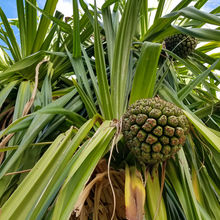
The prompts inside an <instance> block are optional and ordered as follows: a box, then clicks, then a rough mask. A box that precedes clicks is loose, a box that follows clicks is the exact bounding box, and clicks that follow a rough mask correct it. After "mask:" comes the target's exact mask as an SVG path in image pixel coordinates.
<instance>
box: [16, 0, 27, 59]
mask: <svg viewBox="0 0 220 220" xmlns="http://www.w3.org/2000/svg"><path fill="white" fill-rule="evenodd" d="M16 2H17V13H18V20H19V32H20V41H21V53H22V56H23V57H24V56H26V50H27V49H26V31H27V30H26V22H25V14H24V1H23V0H17V1H16Z"/></svg>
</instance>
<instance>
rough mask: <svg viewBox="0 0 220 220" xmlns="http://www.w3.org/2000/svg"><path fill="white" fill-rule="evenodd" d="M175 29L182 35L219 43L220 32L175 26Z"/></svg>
mask: <svg viewBox="0 0 220 220" xmlns="http://www.w3.org/2000/svg"><path fill="white" fill-rule="evenodd" d="M173 27H174V28H176V29H177V30H179V31H180V32H182V33H185V34H188V35H191V36H194V37H196V38H200V39H203V40H207V41H219V37H220V30H214V29H207V28H190V29H188V28H184V27H179V26H176V25H173Z"/></svg>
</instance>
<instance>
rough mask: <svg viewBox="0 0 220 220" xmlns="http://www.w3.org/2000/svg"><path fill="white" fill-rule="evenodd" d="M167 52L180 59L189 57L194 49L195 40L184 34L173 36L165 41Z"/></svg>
mask: <svg viewBox="0 0 220 220" xmlns="http://www.w3.org/2000/svg"><path fill="white" fill-rule="evenodd" d="M164 41H165V46H166V49H167V50H170V51H173V52H174V53H175V54H176V55H178V56H179V57H181V58H186V57H187V56H189V55H190V54H191V53H192V52H193V51H194V50H195V48H196V45H197V40H196V39H195V38H194V37H191V36H188V35H186V34H174V35H172V36H170V37H167V38H166V39H165V40H164Z"/></svg>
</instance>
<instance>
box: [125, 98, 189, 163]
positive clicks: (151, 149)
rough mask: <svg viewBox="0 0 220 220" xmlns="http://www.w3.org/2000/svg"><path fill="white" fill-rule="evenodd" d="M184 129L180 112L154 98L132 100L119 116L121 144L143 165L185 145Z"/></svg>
mask: <svg viewBox="0 0 220 220" xmlns="http://www.w3.org/2000/svg"><path fill="white" fill-rule="evenodd" d="M188 129H189V122H188V120H187V118H186V116H185V115H184V113H183V111H182V110H181V109H180V108H178V107H177V106H175V105H174V104H172V103H169V102H167V101H164V100H162V99H160V98H158V97H155V98H151V99H141V100H138V101H136V102H135V103H134V104H132V105H131V106H130V107H129V108H128V110H127V112H126V113H125V114H124V115H123V119H122V133H123V135H124V139H125V143H126V145H127V146H128V148H129V149H130V150H131V151H132V152H133V154H134V155H135V157H136V158H137V159H138V160H139V162H140V163H144V164H156V163H159V162H162V161H166V160H167V159H169V158H170V157H171V156H173V155H174V154H175V153H176V152H177V151H178V150H179V149H180V148H181V147H182V146H183V145H184V144H185V140H186V133H187V131H188Z"/></svg>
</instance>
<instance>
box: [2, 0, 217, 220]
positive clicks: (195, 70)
mask: <svg viewBox="0 0 220 220" xmlns="http://www.w3.org/2000/svg"><path fill="white" fill-rule="evenodd" d="M57 2H58V0H46V1H45V6H44V8H43V9H41V8H39V7H38V5H37V1H36V0H25V1H23V0H17V13H18V18H17V19H15V20H9V19H8V18H7V17H6V15H5V13H4V11H3V10H2V9H1V8H0V18H1V23H0V25H1V26H0V39H1V42H2V43H1V45H0V56H1V59H0V109H1V111H0V128H1V129H0V130H1V131H0V138H1V139H0V141H1V142H0V207H1V209H0V219H3V220H8V219H11V220H15V219H16V220H24V219H29V220H36V219H53V220H65V219H103V220H104V219H126V218H127V219H130V220H133V219H138V220H139V219H146V220H155V219H159V220H162V219H182V220H185V219H190V220H191V219H195V220H197V219H198V220H200V219H204V220H207V219H216V220H217V219H220V207H219V200H220V188H219V182H220V154H219V152H220V101H219V98H218V97H219V91H220V89H219V84H220V76H219V74H218V73H219V72H218V71H219V70H220V59H219V57H220V53H219V52H216V50H215V49H217V48H219V47H220V16H219V15H220V6H219V7H217V8H215V9H213V10H212V11H211V12H210V13H208V12H204V11H203V10H201V8H202V7H203V6H204V5H205V4H206V3H207V2H208V0H197V1H193V0H182V1H181V2H180V3H179V4H176V5H175V7H174V8H171V9H170V10H168V11H167V12H165V8H167V6H169V4H170V3H171V2H175V1H171V0H158V1H157V7H155V8H154V7H150V5H149V4H150V3H149V2H150V1H148V0H136V1H134V0H106V1H105V3H104V4H103V5H102V6H101V7H100V8H98V7H97V6H96V1H94V4H91V5H88V4H87V3H86V1H84V0H79V1H77V0H73V1H72V3H73V16H72V17H66V18H65V17H64V15H63V14H62V13H60V12H59V11H56V5H57ZM165 6H166V7H165ZM15 28H18V30H19V39H18V38H17V37H16V36H15V33H14V29H15ZM179 33H182V34H186V35H188V36H191V37H195V38H196V39H197V41H198V45H197V47H196V49H195V51H194V52H192V54H190V55H189V56H187V57H186V58H181V57H180V56H178V55H177V54H176V53H175V51H170V50H168V49H166V48H165V47H164V46H163V45H164V40H165V39H166V38H167V37H169V36H171V35H174V34H179ZM152 97H158V98H159V99H163V100H166V101H168V102H170V103H173V104H174V105H176V106H178V107H179V108H181V109H182V111H183V112H184V114H185V116H186V117H187V118H188V121H189V123H190V125H189V132H188V133H187V137H186V143H185V145H184V146H183V147H182V148H181V149H180V150H179V151H178V153H177V154H176V155H174V156H173V157H171V158H170V159H168V160H166V161H165V162H160V163H156V164H153V165H152V164H148V163H146V164H143V163H140V161H139V160H138V159H136V157H135V156H134V154H133V152H132V151H130V150H129V148H128V146H127V145H126V143H125V138H124V136H123V134H122V117H123V115H124V113H125V112H126V110H127V108H128V106H129V105H131V104H133V103H135V102H136V101H137V100H140V99H147V98H152Z"/></svg>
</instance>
